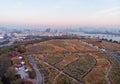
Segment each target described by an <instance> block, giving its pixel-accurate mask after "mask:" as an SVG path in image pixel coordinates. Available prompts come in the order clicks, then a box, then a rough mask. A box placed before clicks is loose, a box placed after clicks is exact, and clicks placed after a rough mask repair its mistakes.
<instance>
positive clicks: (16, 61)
mask: <svg viewBox="0 0 120 84" xmlns="http://www.w3.org/2000/svg"><path fill="white" fill-rule="evenodd" d="M11 62H12V65H13V67H14V68H15V70H16V72H17V75H20V77H21V78H22V79H26V78H29V75H28V71H29V69H28V68H27V67H26V63H25V60H24V57H23V56H21V55H20V54H19V53H17V52H14V53H12V54H11Z"/></svg>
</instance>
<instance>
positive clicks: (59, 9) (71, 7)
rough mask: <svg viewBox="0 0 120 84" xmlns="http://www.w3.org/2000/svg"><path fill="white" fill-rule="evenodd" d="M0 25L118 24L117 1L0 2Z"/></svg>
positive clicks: (29, 0)
mask: <svg viewBox="0 0 120 84" xmlns="http://www.w3.org/2000/svg"><path fill="white" fill-rule="evenodd" d="M0 24H33V25H63V26H64V25H65V26H66V25H67V26H68V25H72V26H83V25H85V26H87V25H106V26H107V25H120V0H0Z"/></svg>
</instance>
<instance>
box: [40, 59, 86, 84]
mask: <svg viewBox="0 0 120 84" xmlns="http://www.w3.org/2000/svg"><path fill="white" fill-rule="evenodd" d="M42 62H44V64H46V65H47V66H49V67H51V68H53V69H55V70H56V71H58V72H59V73H61V74H63V75H65V76H67V77H68V78H70V79H72V80H73V81H76V82H77V83H79V84H84V82H83V81H79V80H77V79H75V78H73V77H72V76H70V75H69V74H67V73H65V72H63V71H61V70H59V69H57V68H56V67H54V66H52V65H50V64H48V63H47V62H45V61H42Z"/></svg>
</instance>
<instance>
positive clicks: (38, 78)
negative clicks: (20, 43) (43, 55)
mask: <svg viewBox="0 0 120 84" xmlns="http://www.w3.org/2000/svg"><path fill="white" fill-rule="evenodd" d="M28 59H29V62H30V64H31V65H32V67H33V69H34V71H35V73H36V84H44V81H43V80H44V78H43V75H42V73H41V72H40V70H39V68H38V66H37V62H36V60H35V59H34V57H33V56H32V55H28Z"/></svg>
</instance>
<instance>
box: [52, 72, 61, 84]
mask: <svg viewBox="0 0 120 84" xmlns="http://www.w3.org/2000/svg"><path fill="white" fill-rule="evenodd" d="M61 74H62V72H60V73H59V74H58V75H57V76H56V77H55V78H54V80H53V84H55V83H56V79H57V78H58V77H59V76H60V75H61Z"/></svg>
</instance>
